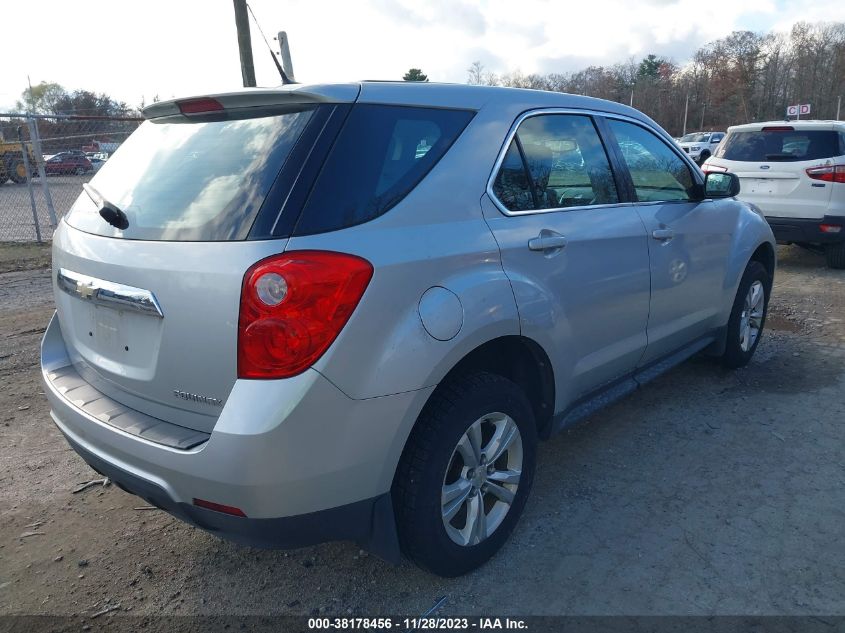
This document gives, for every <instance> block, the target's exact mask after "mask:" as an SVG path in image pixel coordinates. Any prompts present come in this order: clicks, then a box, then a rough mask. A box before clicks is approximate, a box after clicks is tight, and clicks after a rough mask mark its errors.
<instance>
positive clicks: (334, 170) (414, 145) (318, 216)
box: [294, 104, 473, 235]
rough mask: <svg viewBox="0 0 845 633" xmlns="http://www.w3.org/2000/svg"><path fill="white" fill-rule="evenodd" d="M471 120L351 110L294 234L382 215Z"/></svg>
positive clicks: (441, 112) (460, 114) (442, 113)
mask: <svg viewBox="0 0 845 633" xmlns="http://www.w3.org/2000/svg"><path fill="white" fill-rule="evenodd" d="M472 116H473V113H472V112H468V111H465V110H445V109H435V108H416V107H406V106H383V105H370V104H358V105H355V106H354V107H353V108H352V111H351V112H350V114H349V118H348V119H347V120H346V123H345V124H344V126H343V129H342V130H341V132H340V134H339V135H338V137H337V140H336V141H335V143H334V146H333V147H332V150H331V152H330V153H329V155H328V158H327V159H326V163H325V165H324V166H323V169H322V171H321V172H320V175H319V176H318V177H317V180H316V181H315V183H314V188H313V189H312V191H311V195H310V196H309V198H308V201H307V202H306V204H305V208H304V209H303V211H302V215H301V217H300V219H299V222H298V224H297V226H296V229H295V230H294V234H295V235H307V234H311V233H321V232H325V231H334V230H337V229H341V228H344V227H347V226H353V225H355V224H361V223H362V222H367V221H368V220H371V219H373V218H375V217H377V216H379V215H381V214H382V213H384V212H386V211H387V210H388V209H390V208H391V207H392V206H394V205H395V204H397V203H398V202H399V201H400V200H402V198H404V197H405V196H406V195H407V194H408V193H409V192H410V191H411V190H412V189H413V188H414V187H415V186H416V185H417V184H418V183H419V182H420V180H422V178H423V177H424V176H425V175H426V174H427V173H428V172H429V170H430V169H431V168H432V167H434V165H435V164H436V163H437V161H438V160H440V158H441V157H442V156H443V155H444V154H445V153H446V150H448V149H449V147H450V146H451V145H452V143H453V142H454V141H455V139H456V138H458V135H460V133H461V132H462V131H463V129H464V128H465V127H466V125H467V123H469V121H470V119H471V118H472Z"/></svg>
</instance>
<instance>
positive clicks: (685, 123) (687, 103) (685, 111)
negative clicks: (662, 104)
mask: <svg viewBox="0 0 845 633" xmlns="http://www.w3.org/2000/svg"><path fill="white" fill-rule="evenodd" d="M688 113H689V93H687V102H686V105H684V133H683V134H681V136H686V134H687V114H688Z"/></svg>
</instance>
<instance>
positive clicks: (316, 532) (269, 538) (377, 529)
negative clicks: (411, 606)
mask: <svg viewBox="0 0 845 633" xmlns="http://www.w3.org/2000/svg"><path fill="white" fill-rule="evenodd" d="M59 428H60V429H61V428H62V427H61V425H60V424H59ZM65 438H66V439H67V441H68V443H69V444H70V445H71V447H72V448H73V449H74V450H75V451H76V452H77V453H78V454H79V455H80V457H82V459H84V460H85V461H86V462H87V464H88V465H89V466H91V468H93V469H94V470H96V471H97V472H98V473H100V474H101V475H104V476H106V477H108V478H109V479H110V480H112V481H113V482H114V483H115V484H117V485H118V486H119V487H120V488H122V489H123V490H125V491H126V492H129V493H131V494H133V495H137V496H138V497H141V498H142V499H144V500H145V501H147V502H148V503H150V504H152V505H154V506H156V507H157V508H161V509H162V510H165V511H167V512H169V513H170V514H172V515H173V516H175V517H177V518H179V519H181V520H182V521H185V522H186V523H188V524H190V525H193V526H195V527H198V528H201V529H203V530H206V531H207V532H211V533H213V534H215V535H216V536H220V537H221V538H225V539H228V540H230V541H234V542H236V543H241V544H243V545H249V546H251V547H263V548H281V549H292V548H297V547H305V546H308V545H314V544H316V543H323V542H326V541H341V540H351V541H356V542H358V543H359V544H361V546H362V547H366V548H367V549H369V550H371V551H373V552H374V553H376V554H378V555H380V556H382V557H383V558H385V559H387V560H390V561H397V560H398V558H399V550H398V545H397V544H396V540H395V535H394V534H391V532H390V527H391V522H392V521H393V506H392V503H391V499H390V494H389V493H385V494H383V495H380V496H378V497H374V498H371V499H362V500H361V501H356V502H354V503H349V504H346V505H344V506H340V507H337V508H329V509H326V510H320V511H317V512H311V513H308V514H300V515H296V516H291V517H278V518H266V519H250V518H248V517H237V516H231V515H228V514H224V513H222V512H215V511H214V510H208V509H206V508H201V507H198V506H194V505H191V504H188V503H184V502H177V501H174V500H173V499H172V498H171V496H170V495H169V494H168V492H167V491H166V490H165V489H164V488H162V487H160V486H158V485H157V484H155V483H152V482H150V481H148V480H146V479H142V478H141V477H138V476H137V475H135V474H133V473H131V472H129V471H126V470H123V469H122V468H120V467H119V466H117V465H115V464H114V463H112V462H109V461H107V460H106V459H104V458H103V457H101V456H100V455H98V454H96V453H94V452H92V451H89V450H88V449H86V448H84V447H83V446H82V445H81V444H79V443H77V441H76V440H75V439H74V438H73V437H72V436H71V435H69V434H67V433H66V434H65Z"/></svg>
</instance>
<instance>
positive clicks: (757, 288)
mask: <svg viewBox="0 0 845 633" xmlns="http://www.w3.org/2000/svg"><path fill="white" fill-rule="evenodd" d="M771 288H772V277H771V275H770V274H769V271H768V270H766V268H765V266H763V264H761V263H760V262H758V261H750V262H748V266H747V267H746V268H745V272H744V273H743V275H742V279H740V282H739V287H738V288H737V292H736V298H735V299H734V303H733V307H732V308H731V316H730V319H729V320H728V327H727V338H726V340H725V352H724V354H723V355H722V363H723V364H724V365H726V366H727V367H744V366H745V365H747V364H748V362H749V361H750V360H751V357H752V356H753V355H754V350H756V349H757V345H759V344H760V339H761V337H762V336H763V328H764V326H765V324H766V310H767V308H768V305H769V291H770V290H771Z"/></svg>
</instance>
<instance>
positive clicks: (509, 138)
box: [485, 108, 700, 216]
mask: <svg viewBox="0 0 845 633" xmlns="http://www.w3.org/2000/svg"><path fill="white" fill-rule="evenodd" d="M543 114H576V115H581V116H594V117H595V116H600V117H604V118H605V119H620V120H622V121H627V122H629V123H634V124H636V125H639V126H640V127H644V128H646V129H649V130H650V131H651V132H653V133H654V134H656V135H657V136H658V137H663V135H662V134H660V130H656V129H654V128H652V127H651V126H650V125H648V124H647V123H646V122H645V121H641V120H639V119H637V118H635V117H632V116H627V115H624V114H617V113H616V112H602V111H601V110H588V109H579V108H538V109H536V110H526V111H525V112H523V113H522V114H520V115H519V116H518V117H517V118H516V121H514V123H513V125H511V128H510V130H508V135H507V136H506V137H505V142H504V143H503V145H502V147H501V148H500V149H499V156H498V157H497V158H496V162H495V164H494V165H493V171H492V172H491V173H490V177H489V178H488V179H487V189H485V193H486V194H487V196H488V197H489V198H490V200H491V201H492V202H493V204H494V205H495V206H496V208H497V209H499V211H501V212H502V213H503V214H504V215H508V216H519V215H534V214H537V213H553V212H556V211H580V210H582V209H602V208H608V207H632V206H635V205H637V204H642V203H641V202H612V203H606V204H590V205H583V206H577V207H555V208H554V209H529V210H527V211H511V210H509V209H508V208H507V207H506V206H505V205H503V204H502V203H501V202H500V201H499V199H498V198H497V197H496V194H495V193H493V183H494V182H495V180H496V176H497V175H498V173H499V168H500V167H501V166H502V163H503V162H504V161H505V154H506V153H507V151H508V148H509V147H510V145H511V141H512V140H513V137H514V136H516V131H517V129H519V126H520V125H521V124H522V122H523V121H525V119H528V118H530V117H533V116H540V115H543ZM662 140H663V141H664V142H665V143H666V145H667V146H669V149H670V150H671V151H673V152H674V153H675V155H677V156H678V157H679V158H681V160H682V161H683V162H684V163H685V164H686V165H687V166H690V164H691V161H692V159H691V158H690V157H689V156H687V155H685V154H683V153H682V152H679V151H678V149H679V148H676V147H673V145H674V144H675V142H674V141H672V142H671V144H670V143H669V142H667V141H666V138H665V137H663V139H662ZM670 140H671V138H670ZM699 173H700V171H699ZM693 177H697V176H696V173H695V170H693ZM685 202H692V201H690V200H685Z"/></svg>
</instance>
